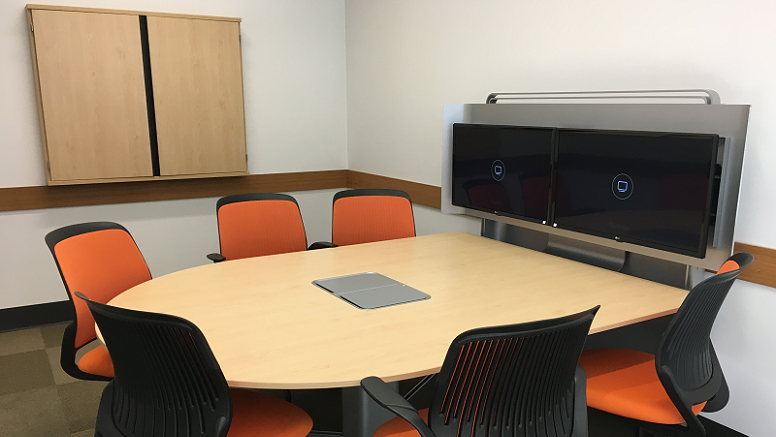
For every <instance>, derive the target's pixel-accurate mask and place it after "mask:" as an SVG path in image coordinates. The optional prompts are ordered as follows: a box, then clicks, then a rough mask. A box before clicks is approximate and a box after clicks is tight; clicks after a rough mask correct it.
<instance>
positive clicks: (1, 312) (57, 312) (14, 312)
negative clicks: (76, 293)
mask: <svg viewBox="0 0 776 437" xmlns="http://www.w3.org/2000/svg"><path fill="white" fill-rule="evenodd" d="M70 320H73V305H72V304H71V303H70V301H69V300H63V301H59V302H49V303H41V304H37V305H25V306H21V307H15V308H3V309H0V332H5V331H16V330H18V329H26V328H32V327H35V326H42V325H50V324H52V323H62V322H67V321H70Z"/></svg>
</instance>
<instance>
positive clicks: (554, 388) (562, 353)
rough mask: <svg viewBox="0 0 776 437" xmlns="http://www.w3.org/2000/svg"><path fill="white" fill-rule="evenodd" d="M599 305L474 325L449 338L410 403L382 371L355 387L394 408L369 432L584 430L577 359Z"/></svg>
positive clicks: (568, 433)
mask: <svg viewBox="0 0 776 437" xmlns="http://www.w3.org/2000/svg"><path fill="white" fill-rule="evenodd" d="M598 308H599V307H595V308H592V309H590V310H587V311H584V312H581V313H579V314H574V315H571V316H566V317H561V318H558V319H552V320H541V321H537V322H529V323H521V324H516V325H507V326H496V327H489V328H478V329H472V330H470V331H467V332H464V333H463V334H461V335H459V336H458V337H457V338H456V339H455V340H453V343H452V344H451V345H450V349H449V350H448V351H447V356H445V360H444V362H443V364H442V370H441V371H440V372H439V374H438V375H437V378H436V381H435V382H434V383H433V384H434V387H433V389H432V390H433V395H432V398H431V406H430V408H428V409H424V410H420V411H417V410H416V409H415V407H414V406H412V404H410V403H409V402H408V401H407V400H405V399H404V398H403V397H401V396H400V395H399V394H398V393H397V392H395V391H393V390H392V389H391V388H390V386H388V385H387V384H385V383H384V382H383V381H382V380H381V379H379V378H376V377H369V378H366V379H364V380H362V381H361V387H363V388H364V390H365V391H366V392H367V394H369V396H370V397H372V399H374V400H375V401H376V402H377V403H378V404H380V406H382V407H384V408H386V409H388V410H390V411H391V412H393V413H395V414H396V415H397V416H399V417H398V418H396V419H392V420H389V421H388V422H386V423H384V424H383V425H381V426H380V427H379V428H377V430H376V431H375V433H374V437H388V436H397V437H398V436H401V437H413V436H418V435H420V436H421V437H463V436H466V437H469V436H471V437H487V436H511V437H561V436H563V437H586V436H587V407H586V405H585V372H584V371H583V370H582V368H581V367H580V366H579V365H578V363H577V362H578V360H579V354H580V353H581V352H582V348H583V346H584V345H585V340H586V338H587V334H588V331H589V330H590V325H591V324H592V323H593V317H595V314H596V312H597V311H598Z"/></svg>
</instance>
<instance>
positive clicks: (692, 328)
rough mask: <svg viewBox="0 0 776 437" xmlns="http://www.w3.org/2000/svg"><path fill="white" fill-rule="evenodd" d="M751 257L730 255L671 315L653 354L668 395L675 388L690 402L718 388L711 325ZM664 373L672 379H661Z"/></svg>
mask: <svg viewBox="0 0 776 437" xmlns="http://www.w3.org/2000/svg"><path fill="white" fill-rule="evenodd" d="M753 260H754V258H753V257H752V255H750V254H748V253H737V254H735V255H733V256H731V257H730V258H729V259H728V261H726V262H725V264H723V266H722V268H721V269H720V270H719V272H718V273H717V274H716V275H714V276H712V277H710V278H708V279H706V280H704V281H702V282H701V283H699V284H698V285H696V286H695V287H693V289H692V290H690V293H689V294H688V295H687V297H686V298H685V300H684V302H683V303H682V305H681V306H680V307H679V310H678V311H677V312H676V315H674V317H673V318H672V319H671V322H670V323H669V325H668V328H667V329H666V331H665V332H664V333H663V337H662V338H661V340H660V345H659V347H658V350H657V353H656V355H655V366H656V367H657V372H658V375H659V376H660V378H661V380H662V381H663V385H664V386H666V389H667V391H669V395H672V393H671V390H676V391H677V392H679V394H680V395H681V396H682V397H683V398H684V399H685V400H686V401H687V402H689V403H690V405H694V404H699V403H701V402H705V401H707V400H709V399H711V398H712V397H713V396H714V395H715V394H716V393H717V391H718V390H719V388H720V386H721V384H722V378H723V376H722V372H721V370H720V366H719V362H718V361H717V357H716V355H715V353H714V349H713V347H712V346H711V339H710V335H711V328H712V326H713V325H714V320H715V319H716V317H717V313H719V310H720V308H721V307H722V303H723V302H724V301H725V297H727V294H728V291H730V287H731V286H732V285H733V281H735V280H736V278H737V277H738V274H739V272H740V271H741V269H743V268H744V267H746V266H748V265H749V264H751V263H752V261H753ZM668 373H670V375H671V378H672V379H673V381H667V380H665V378H666V377H667V375H668ZM675 403H676V402H675Z"/></svg>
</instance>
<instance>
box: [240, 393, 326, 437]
mask: <svg viewBox="0 0 776 437" xmlns="http://www.w3.org/2000/svg"><path fill="white" fill-rule="evenodd" d="M230 391H231V393H232V424H231V425H230V426H229V433H227V437H249V436H250V437H254V436H263V435H266V436H273V437H304V436H306V435H307V434H308V433H309V432H310V430H311V429H312V428H313V420H312V419H311V418H310V416H308V415H307V413H305V412H304V411H303V410H302V409H301V408H299V407H297V406H296V405H293V404H290V403H288V402H286V401H283V400H280V399H276V398H273V397H271V396H267V395H264V394H261V393H257V392H254V391H250V390H240V389H231V390H230Z"/></svg>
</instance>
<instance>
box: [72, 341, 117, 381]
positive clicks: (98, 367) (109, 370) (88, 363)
mask: <svg viewBox="0 0 776 437" xmlns="http://www.w3.org/2000/svg"><path fill="white" fill-rule="evenodd" d="M78 368H79V369H81V370H82V371H84V372H86V373H91V374H92V375H100V376H107V377H109V378H113V361H112V360H111V359H110V354H109V353H108V350H107V349H105V348H104V347H103V346H102V345H100V346H97V347H96V348H94V349H92V350H90V351H89V352H87V353H86V354H84V356H83V357H81V359H80V360H78Z"/></svg>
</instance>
